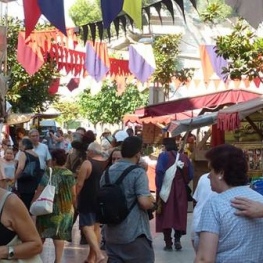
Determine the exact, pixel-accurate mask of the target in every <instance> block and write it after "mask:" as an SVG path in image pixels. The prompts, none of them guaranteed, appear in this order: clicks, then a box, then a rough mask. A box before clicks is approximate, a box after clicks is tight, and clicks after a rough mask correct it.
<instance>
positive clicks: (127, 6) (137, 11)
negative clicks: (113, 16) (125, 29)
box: [123, 0, 142, 29]
mask: <svg viewBox="0 0 263 263" xmlns="http://www.w3.org/2000/svg"><path fill="white" fill-rule="evenodd" d="M123 11H124V12H125V13H126V14H128V15H129V16H130V17H131V18H132V20H133V21H134V24H135V25H136V27H137V28H139V29H142V0H136V1H134V0H124V3H123Z"/></svg>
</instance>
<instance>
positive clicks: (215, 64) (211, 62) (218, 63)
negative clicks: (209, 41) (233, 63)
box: [200, 45, 227, 82]
mask: <svg viewBox="0 0 263 263" xmlns="http://www.w3.org/2000/svg"><path fill="white" fill-rule="evenodd" d="M200 58H201V65H202V70H203V74H204V81H205V82H208V81H209V79H210V77H211V76H212V75H213V73H214V72H215V73H216V74H217V76H219V77H220V79H221V80H224V81H225V80H226V77H227V76H225V75H223V74H222V68H223V67H227V61H226V60H225V59H224V58H223V57H220V56H217V54H216V52H215V46H214V45H201V46H200Z"/></svg>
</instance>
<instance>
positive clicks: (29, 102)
mask: <svg viewBox="0 0 263 263" xmlns="http://www.w3.org/2000/svg"><path fill="white" fill-rule="evenodd" d="M3 22H4V21H3ZM23 29H24V28H23V26H22V21H20V20H18V19H15V18H12V19H8V37H7V42H8V45H7V74H8V75H9V76H10V81H9V85H8V86H9V89H8V92H7V96H6V98H7V100H8V101H9V102H10V103H11V104H12V110H13V112H16V113H28V112H41V111H44V110H46V109H47V107H48V105H49V104H51V103H52V102H53V101H56V99H57V97H56V96H55V95H52V94H49V93H48V88H49V86H50V84H51V81H52V79H53V78H54V77H55V76H58V72H57V68H56V64H55V63H53V62H47V63H45V64H44V65H43V66H42V68H41V69H40V70H39V71H38V72H37V73H35V74H34V75H33V76H29V75H28V74H27V72H26V71H25V69H24V68H23V67H22V66H21V65H20V64H19V63H18V61H17V58H16V55H17V42H18V33H19V32H20V31H21V30H23Z"/></svg>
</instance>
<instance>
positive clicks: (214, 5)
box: [198, 0, 232, 24]
mask: <svg viewBox="0 0 263 263" xmlns="http://www.w3.org/2000/svg"><path fill="white" fill-rule="evenodd" d="M198 10H199V13H200V18H201V20H202V21H203V22H205V23H212V24H217V23H219V22H221V21H223V20H224V19H225V18H226V17H228V16H229V15H230V14H231V13H232V8H231V7H230V6H229V5H226V4H225V1H224V0H209V1H208V0H207V1H202V2H201V3H199V5H198Z"/></svg>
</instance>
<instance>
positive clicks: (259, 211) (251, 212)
mask: <svg viewBox="0 0 263 263" xmlns="http://www.w3.org/2000/svg"><path fill="white" fill-rule="evenodd" d="M231 205H232V206H233V207H235V208H236V209H237V211H236V212H235V215H238V216H246V217H250V218H262V217H263V203H260V202H257V201H253V200H250V199H248V198H245V197H235V198H234V199H232V200H231Z"/></svg>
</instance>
